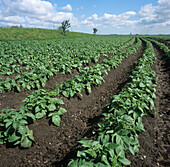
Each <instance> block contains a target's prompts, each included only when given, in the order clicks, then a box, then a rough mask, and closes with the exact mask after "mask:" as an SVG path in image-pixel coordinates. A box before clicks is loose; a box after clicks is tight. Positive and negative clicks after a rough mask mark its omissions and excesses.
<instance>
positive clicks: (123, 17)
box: [83, 11, 136, 28]
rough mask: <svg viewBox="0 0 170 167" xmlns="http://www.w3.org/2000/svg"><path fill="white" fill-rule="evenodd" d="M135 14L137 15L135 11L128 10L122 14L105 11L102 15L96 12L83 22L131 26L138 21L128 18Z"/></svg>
mask: <svg viewBox="0 0 170 167" xmlns="http://www.w3.org/2000/svg"><path fill="white" fill-rule="evenodd" d="M134 15H136V13H135V12H134V11H128V12H125V13H122V14H120V15H114V14H108V13H104V15H103V16H100V17H99V16H98V15H97V14H96V13H95V14H93V15H92V16H90V17H88V18H87V19H85V20H84V22H83V23H86V24H89V25H93V24H92V23H94V22H100V24H103V25H109V26H113V27H117V28H118V27H119V26H129V25H134V24H136V21H130V20H128V19H129V18H130V17H131V16H134ZM98 24H99V23H98Z"/></svg>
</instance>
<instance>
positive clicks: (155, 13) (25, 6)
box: [0, 0, 170, 34]
mask: <svg viewBox="0 0 170 167" xmlns="http://www.w3.org/2000/svg"><path fill="white" fill-rule="evenodd" d="M64 20H70V23H71V28H70V31H74V32H84V33H93V28H97V29H98V31H97V34H130V33H132V34H170V0H0V26H1V27H7V26H20V25H22V26H23V27H33V28H47V29H57V28H58V27H59V26H60V25H61V22H62V21H64Z"/></svg>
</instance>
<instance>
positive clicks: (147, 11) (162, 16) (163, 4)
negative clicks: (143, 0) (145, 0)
mask: <svg viewBox="0 0 170 167" xmlns="http://www.w3.org/2000/svg"><path fill="white" fill-rule="evenodd" d="M138 15H139V17H140V18H141V19H140V23H141V24H144V25H145V24H147V25H153V24H155V25H160V24H162V25H166V24H168V21H169V20H170V1H169V0H158V5H157V6H153V5H152V4H147V5H145V6H143V7H141V9H140V11H139V13H138ZM158 23H159V24H158Z"/></svg>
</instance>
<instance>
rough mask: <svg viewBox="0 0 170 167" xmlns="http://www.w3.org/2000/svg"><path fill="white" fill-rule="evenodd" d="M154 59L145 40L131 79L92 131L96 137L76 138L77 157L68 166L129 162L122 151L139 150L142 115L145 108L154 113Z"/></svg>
mask: <svg viewBox="0 0 170 167" xmlns="http://www.w3.org/2000/svg"><path fill="white" fill-rule="evenodd" d="M155 59H156V58H155V56H154V52H153V48H152V45H151V43H150V42H148V41H146V50H145V51H144V53H143V56H142V57H141V58H140V60H139V62H138V65H137V66H136V67H135V68H134V70H133V72H132V75H131V76H130V78H131V82H130V83H129V84H128V85H127V87H126V88H124V89H123V91H122V92H120V94H118V95H114V96H113V97H112V98H111V100H110V103H108V104H107V105H106V106H107V108H108V111H107V112H106V113H103V115H104V116H105V122H104V123H99V124H98V130H97V131H96V132H95V133H96V134H97V136H98V138H97V140H94V141H93V140H84V139H82V140H81V141H79V143H81V144H82V147H83V148H82V149H81V150H79V151H78V152H77V159H76V160H71V161H70V162H69V163H68V166H69V167H79V166H86V165H87V166H92V167H96V166H108V167H109V166H110V167H112V166H116V167H119V166H122V165H125V166H127V165H130V161H129V160H128V159H127V158H126V156H125V153H126V152H130V153H131V154H132V155H135V153H136V152H137V151H138V150H139V141H138V132H140V131H144V128H143V125H142V116H144V115H146V113H147V111H148V110H153V111H155V114H156V110H155V107H154V102H153V99H154V98H155V92H156V89H155V87H156V85H155V84H154V81H153V78H154V77H156V74H155V72H153V71H152V70H151V65H152V64H153V63H154V60H155Z"/></svg>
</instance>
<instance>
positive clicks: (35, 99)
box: [23, 89, 67, 126]
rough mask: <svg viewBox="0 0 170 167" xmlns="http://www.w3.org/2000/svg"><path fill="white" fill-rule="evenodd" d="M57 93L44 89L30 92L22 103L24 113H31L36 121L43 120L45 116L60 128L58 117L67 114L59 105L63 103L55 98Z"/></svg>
mask: <svg viewBox="0 0 170 167" xmlns="http://www.w3.org/2000/svg"><path fill="white" fill-rule="evenodd" d="M57 95H58V93H56V92H54V91H51V92H50V91H47V90H44V89H39V90H36V91H34V92H32V93H31V94H30V95H29V96H28V97H26V98H25V99H24V100H23V102H25V105H24V108H25V110H26V111H31V112H33V114H34V115H35V118H36V119H40V118H43V117H44V116H45V115H47V116H48V117H51V121H52V122H53V123H54V125H56V126H60V116H61V115H63V114H64V113H65V112H67V111H66V110H65V109H64V108H62V107H60V105H62V104H64V102H63V101H62V100H60V99H58V98H56V97H55V96H57Z"/></svg>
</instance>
